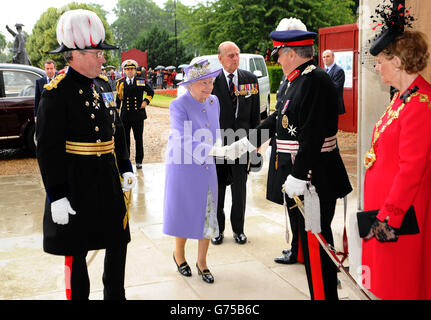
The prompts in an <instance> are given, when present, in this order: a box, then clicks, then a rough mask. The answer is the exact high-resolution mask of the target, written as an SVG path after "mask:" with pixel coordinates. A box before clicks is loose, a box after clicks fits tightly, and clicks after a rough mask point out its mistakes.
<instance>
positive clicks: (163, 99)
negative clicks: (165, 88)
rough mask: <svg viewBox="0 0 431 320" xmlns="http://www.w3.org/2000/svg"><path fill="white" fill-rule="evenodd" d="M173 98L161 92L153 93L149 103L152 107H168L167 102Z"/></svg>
mask: <svg viewBox="0 0 431 320" xmlns="http://www.w3.org/2000/svg"><path fill="white" fill-rule="evenodd" d="M174 99H175V98H173V97H167V96H163V95H161V94H157V93H156V94H154V97H153V100H151V103H150V105H151V106H153V107H161V108H169V103H171V101H172V100H174Z"/></svg>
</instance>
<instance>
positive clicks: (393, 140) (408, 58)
mask: <svg viewBox="0 0 431 320" xmlns="http://www.w3.org/2000/svg"><path fill="white" fill-rule="evenodd" d="M389 33H390V32H386V36H385V33H383V36H382V37H380V38H378V39H377V40H376V41H375V42H374V44H373V46H372V47H371V49H370V52H371V54H373V55H376V56H377V64H376V67H375V70H376V71H377V72H378V73H379V74H380V77H381V80H382V82H384V83H386V84H389V85H391V86H393V87H395V88H396V89H398V93H396V94H395V95H394V97H393V99H392V101H391V103H390V105H389V106H388V107H387V109H386V111H385V113H384V114H383V115H382V117H381V118H380V120H379V121H378V122H377V123H376V125H375V127H374V132H373V137H372V140H371V148H370V150H369V151H368V152H367V153H366V155H365V158H364V164H365V167H366V168H367V171H366V174H365V185H364V192H365V198H364V209H365V210H379V212H378V214H377V219H376V221H375V222H374V224H373V225H372V227H371V231H370V233H369V234H368V235H367V236H366V237H365V238H364V241H363V250H362V252H363V254H362V265H363V283H364V285H365V287H368V289H369V290H370V291H371V292H372V293H373V294H375V295H376V296H377V297H378V298H381V299H431V267H430V265H431V103H430V99H431V85H430V84H429V83H428V82H427V81H425V79H424V78H423V77H422V76H421V75H419V72H421V71H422V70H424V69H425V67H426V65H427V60H428V58H429V53H428V46H427V43H426V40H425V36H424V34H423V33H421V32H416V31H409V32H404V33H402V32H399V33H398V34H396V35H392V38H390V37H389V36H388V34H389ZM385 37H386V39H385ZM411 207H412V208H413V212H414V214H415V216H416V219H417V223H418V226H419V233H415V234H408V235H399V233H398V230H397V229H399V228H400V226H401V224H402V222H403V219H404V217H405V214H406V212H407V210H409V208H410V209H411Z"/></svg>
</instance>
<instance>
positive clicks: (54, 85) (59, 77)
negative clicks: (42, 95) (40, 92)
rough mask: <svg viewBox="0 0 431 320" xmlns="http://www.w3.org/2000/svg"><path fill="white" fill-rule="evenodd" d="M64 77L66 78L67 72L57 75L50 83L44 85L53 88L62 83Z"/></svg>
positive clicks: (46, 87)
mask: <svg viewBox="0 0 431 320" xmlns="http://www.w3.org/2000/svg"><path fill="white" fill-rule="evenodd" d="M64 78H66V73H62V74H59V75H58V76H56V77H55V78H54V79H52V80H51V82H50V83H48V84H45V85H44V86H43V87H44V88H45V89H46V90H52V89H54V88H57V85H58V84H59V83H60V81H61V80H63V79H64Z"/></svg>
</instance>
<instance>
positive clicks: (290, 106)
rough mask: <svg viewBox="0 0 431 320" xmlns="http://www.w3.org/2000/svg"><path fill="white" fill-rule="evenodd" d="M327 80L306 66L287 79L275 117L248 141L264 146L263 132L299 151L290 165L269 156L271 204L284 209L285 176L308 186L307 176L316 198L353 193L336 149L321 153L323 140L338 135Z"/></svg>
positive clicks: (284, 157) (286, 156) (288, 159)
mask: <svg viewBox="0 0 431 320" xmlns="http://www.w3.org/2000/svg"><path fill="white" fill-rule="evenodd" d="M328 79H329V80H331V79H330V78H329V76H328V75H327V74H326V73H325V72H324V71H323V70H322V69H321V68H320V67H318V66H315V65H314V63H313V61H311V60H310V61H308V62H306V63H304V64H303V65H301V66H299V67H298V68H297V70H295V71H293V72H292V73H291V75H289V77H288V79H287V80H290V81H289V82H290V84H289V83H288V84H287V85H286V86H284V90H285V91H284V93H283V92H279V97H280V99H277V108H276V111H275V112H274V113H272V114H271V115H270V116H269V117H268V118H267V119H266V120H265V121H264V122H262V123H261V124H260V125H259V126H258V127H257V128H256V130H257V132H256V133H257V139H256V138H253V137H250V142H252V143H253V139H256V140H255V141H257V142H258V146H259V145H260V143H263V142H264V141H262V142H260V136H261V132H260V131H261V130H265V129H266V130H268V131H269V137H275V139H278V140H287V141H292V142H294V143H298V145H299V148H298V150H297V154H296V155H295V160H294V163H293V164H292V156H291V154H290V153H282V152H277V153H276V155H274V156H276V157H277V159H274V164H273V165H271V166H270V169H269V172H268V191H267V197H268V199H269V200H271V201H273V202H276V203H279V204H283V193H282V191H281V188H282V185H283V184H284V182H285V181H286V178H287V176H288V175H289V174H292V175H293V176H294V177H295V178H297V179H301V180H308V179H307V175H308V172H309V170H312V179H311V183H312V184H313V185H314V186H315V187H316V191H317V193H318V194H319V197H320V198H325V199H337V198H342V197H344V196H345V195H347V194H348V193H349V192H351V191H352V187H351V185H350V182H349V179H348V176H347V172H346V169H345V167H344V164H343V161H342V159H341V156H340V153H339V150H338V148H335V149H334V150H332V151H331V152H321V148H322V145H323V143H324V141H325V138H329V137H332V136H335V135H336V133H337V131H338V115H337V109H336V106H337V103H336V101H335V102H334V99H336V95H335V94H334V90H335V87H334V86H333V84H332V82H331V81H328ZM256 133H255V134H256ZM276 167H277V168H276Z"/></svg>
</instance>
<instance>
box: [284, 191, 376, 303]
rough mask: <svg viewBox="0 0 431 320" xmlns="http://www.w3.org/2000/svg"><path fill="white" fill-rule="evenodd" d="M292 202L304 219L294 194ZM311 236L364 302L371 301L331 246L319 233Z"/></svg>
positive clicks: (300, 205) (300, 202)
mask: <svg viewBox="0 0 431 320" xmlns="http://www.w3.org/2000/svg"><path fill="white" fill-rule="evenodd" d="M283 193H285V190H284V188H283ZM293 200H295V202H296V206H297V207H298V209H299V211H300V212H301V214H302V215H303V216H304V218H305V212H304V204H303V202H302V200H301V199H299V197H298V196H297V195H296V194H294V195H293ZM313 235H314V236H315V237H316V238H317V240H318V241H319V244H320V245H321V246H322V248H323V250H325V252H326V253H327V254H328V256H329V258H331V260H332V262H334V264H335V266H336V267H337V268H338V269H339V270H340V271H341V272H342V273H343V274H344V275H345V276H346V277H347V279H348V280H349V281H350V282H351V283H352V285H353V287H354V288H355V289H356V290H357V291H358V293H360V295H361V296H362V297H363V298H364V299H365V300H372V298H371V297H370V296H369V295H368V294H367V293H366V292H365V291H364V289H362V287H361V286H360V285H359V284H358V283H357V282H356V280H355V279H354V278H353V277H352V276H351V274H350V273H349V272H348V271H347V270H346V268H345V267H344V266H343V264H342V263H341V261H340V260H339V259H338V257H337V255H336V254H335V253H334V251H333V250H332V248H331V246H330V245H329V244H328V243H327V242H326V240H325V238H323V236H322V234H321V233H313Z"/></svg>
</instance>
